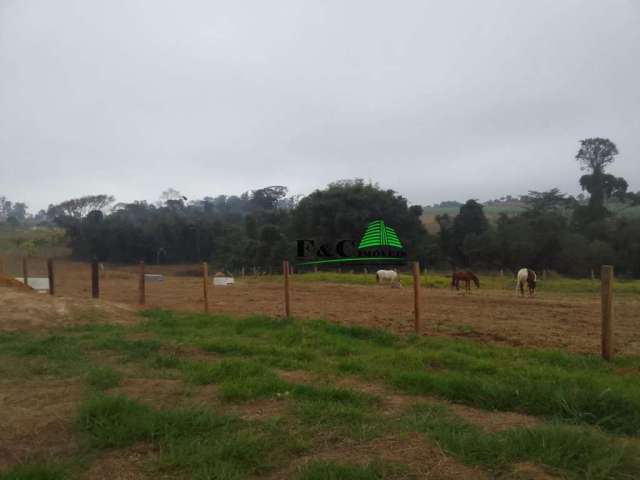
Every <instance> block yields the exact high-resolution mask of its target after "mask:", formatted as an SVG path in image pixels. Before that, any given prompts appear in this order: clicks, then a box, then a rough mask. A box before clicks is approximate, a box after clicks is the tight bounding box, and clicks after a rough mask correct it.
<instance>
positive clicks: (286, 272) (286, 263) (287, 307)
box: [282, 260, 291, 318]
mask: <svg viewBox="0 0 640 480" xmlns="http://www.w3.org/2000/svg"><path fill="white" fill-rule="evenodd" d="M282 273H283V274H284V312H285V315H286V317H287V318H289V317H290V316H291V305H290V303H289V261H288V260H283V261H282Z"/></svg>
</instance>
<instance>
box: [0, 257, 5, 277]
mask: <svg viewBox="0 0 640 480" xmlns="http://www.w3.org/2000/svg"><path fill="white" fill-rule="evenodd" d="M3 273H4V263H2V258H0V275H2V274H3Z"/></svg>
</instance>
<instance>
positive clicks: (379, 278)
mask: <svg viewBox="0 0 640 480" xmlns="http://www.w3.org/2000/svg"><path fill="white" fill-rule="evenodd" d="M376 282H377V283H385V282H389V283H391V284H392V285H394V284H396V283H399V282H398V272H396V271H395V270H378V271H377V272H376Z"/></svg>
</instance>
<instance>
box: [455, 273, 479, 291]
mask: <svg viewBox="0 0 640 480" xmlns="http://www.w3.org/2000/svg"><path fill="white" fill-rule="evenodd" d="M460 281H463V282H464V289H465V290H466V291H467V292H470V291H471V282H472V281H473V283H475V285H476V288H480V280H478V277H476V276H475V274H474V273H473V272H468V271H467V272H453V275H451V288H453V287H455V288H456V290H460Z"/></svg>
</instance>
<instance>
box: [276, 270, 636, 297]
mask: <svg viewBox="0 0 640 480" xmlns="http://www.w3.org/2000/svg"><path fill="white" fill-rule="evenodd" d="M449 275H450V272H438V273H428V274H426V275H422V277H421V285H423V286H425V287H428V288H451V278H450V276H449ZM478 276H479V277H480V281H481V287H482V288H486V289H490V290H508V291H511V290H514V288H515V280H514V279H513V278H512V277H511V276H510V275H509V274H507V273H506V272H505V276H504V277H501V276H499V275H496V273H495V272H492V273H488V274H482V273H478ZM269 278H273V279H277V280H280V277H279V276H274V277H269ZM298 280H299V281H310V282H332V283H349V284H356V285H373V284H375V283H376V279H375V276H374V275H373V273H371V274H364V273H362V274H358V273H353V274H351V273H334V272H318V273H305V274H302V275H298V276H296V281H298ZM400 280H401V282H402V283H403V284H405V285H411V284H412V283H413V277H412V276H411V275H409V274H404V273H401V274H400ZM538 286H539V287H540V289H544V291H545V292H552V293H590V294H596V293H598V292H600V280H599V279H596V280H591V279H586V278H581V279H576V278H566V277H562V276H559V275H552V276H550V278H549V279H548V280H542V279H539V280H538ZM614 289H615V292H616V293H618V294H631V295H639V294H640V280H627V279H616V282H615V285H614Z"/></svg>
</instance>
